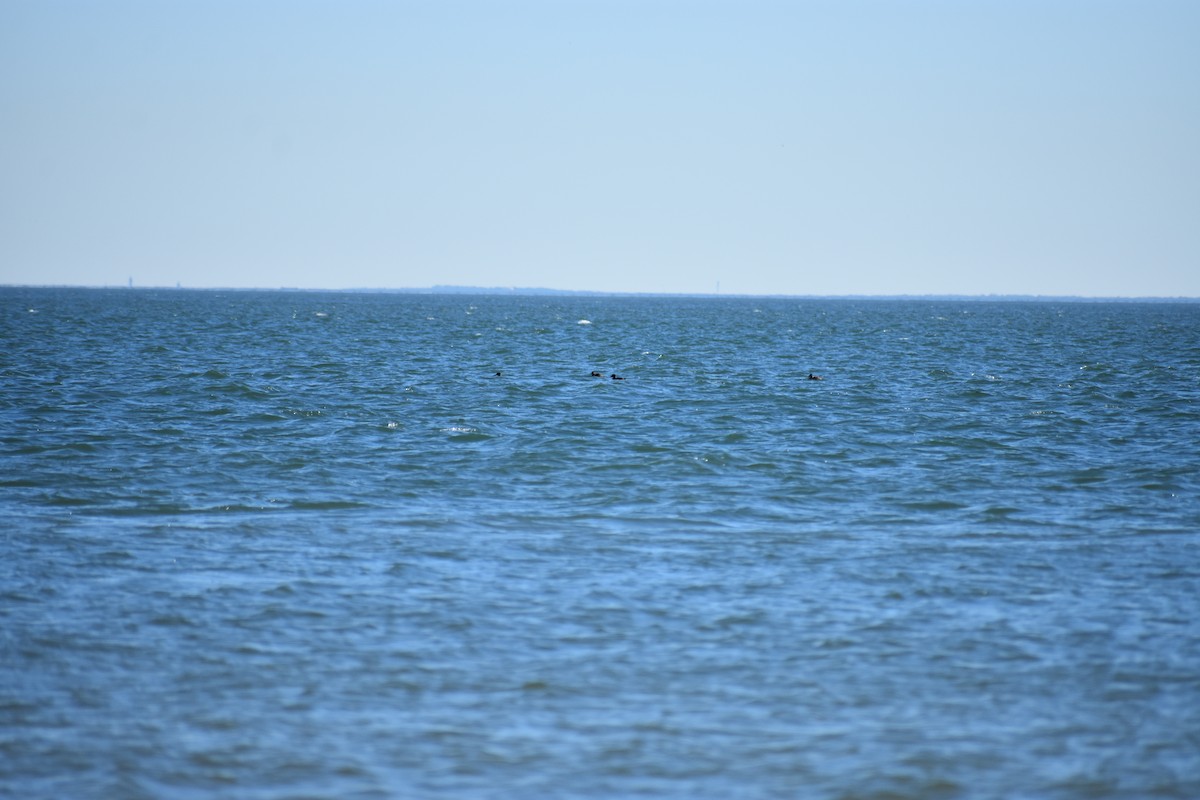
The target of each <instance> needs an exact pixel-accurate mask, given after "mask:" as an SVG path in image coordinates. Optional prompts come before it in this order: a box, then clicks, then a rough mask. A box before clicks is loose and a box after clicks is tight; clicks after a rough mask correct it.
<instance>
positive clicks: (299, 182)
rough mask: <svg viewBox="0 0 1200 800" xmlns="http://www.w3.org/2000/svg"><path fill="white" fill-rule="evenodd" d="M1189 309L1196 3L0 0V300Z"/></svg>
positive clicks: (1197, 238)
mask: <svg viewBox="0 0 1200 800" xmlns="http://www.w3.org/2000/svg"><path fill="white" fill-rule="evenodd" d="M130 277H132V278H133V280H134V283H135V284H136V285H141V286H150V285H164V286H174V285H175V284H176V283H180V284H182V285H183V286H187V287H199V286H239V287H242V286H247V287H248V286H257V287H279V286H296V287H313V288H315V287H326V288H348V287H392V288H400V287H424V286H431V285H434V284H467V285H479V286H522V287H553V288H562V289H594V290H602V291H645V292H713V291H715V290H716V289H717V286H718V283H719V285H720V291H721V293H722V294H924V293H939V294H989V293H1021V294H1078V295H1088V296H1118V295H1119V296H1147V295H1159V296H1161V295H1167V296H1177V295H1187V296H1200V2H1196V1H1195V0H1179V1H1177V2H1171V1H1169V0H1128V2H1106V0H1080V1H1078V2H1068V1H1066V0H1028V1H1027V0H959V1H958V2H933V1H932V0H923V1H921V2H916V1H914V2H903V1H902V0H880V1H879V2H865V1H864V2H860V1H857V0H836V1H835V0H830V1H829V2H801V1H800V0H796V1H795V2H757V1H756V0H739V1H736V2H735V1H734V0H729V1H728V2H703V1H702V0H692V1H691V2H667V1H666V0H636V1H626V0H603V2H600V1H593V0H559V1H558V2H533V1H532V0H513V1H512V2H444V1H439V2H433V1H432V0H430V2H401V1H400V0H396V1H394V2H362V1H360V0H349V1H348V2H347V1H343V2H332V0H331V1H330V2H304V1H303V0H279V1H278V2H267V1H266V0H262V1H258V2H256V1H255V0H236V1H235V2H226V1H224V0H204V1H203V2H201V0H196V1H195V2H172V1H171V0H148V1H147V2H130V1H129V0H106V1H105V2H93V1H92V0H86V1H83V0H81V1H79V2H64V1H62V0H0V283H22V284H27V283H34V284H80V285H121V284H124V283H125V282H126V281H127V280H128V278H130Z"/></svg>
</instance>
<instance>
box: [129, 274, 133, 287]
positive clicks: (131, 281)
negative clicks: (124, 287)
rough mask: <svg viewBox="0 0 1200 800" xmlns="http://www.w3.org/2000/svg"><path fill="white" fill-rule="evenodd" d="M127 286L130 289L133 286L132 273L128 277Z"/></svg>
mask: <svg viewBox="0 0 1200 800" xmlns="http://www.w3.org/2000/svg"><path fill="white" fill-rule="evenodd" d="M129 288H130V289H132V288H133V276H132V275H131V276H130V277H129Z"/></svg>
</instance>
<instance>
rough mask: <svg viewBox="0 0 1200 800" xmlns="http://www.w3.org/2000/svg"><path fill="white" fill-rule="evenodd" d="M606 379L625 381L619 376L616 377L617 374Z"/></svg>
mask: <svg viewBox="0 0 1200 800" xmlns="http://www.w3.org/2000/svg"><path fill="white" fill-rule="evenodd" d="M608 377H610V378H612V379H613V380H614V381H623V380H625V379H624V378H622V377H621V376H620V375H617V374H615V373H614V374H612V375H609V376H608Z"/></svg>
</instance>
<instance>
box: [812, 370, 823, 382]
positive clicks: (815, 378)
mask: <svg viewBox="0 0 1200 800" xmlns="http://www.w3.org/2000/svg"><path fill="white" fill-rule="evenodd" d="M808 379H809V380H810V381H823V380H825V379H824V378H822V377H821V376H820V375H813V374H812V373H811V372H810V373H808Z"/></svg>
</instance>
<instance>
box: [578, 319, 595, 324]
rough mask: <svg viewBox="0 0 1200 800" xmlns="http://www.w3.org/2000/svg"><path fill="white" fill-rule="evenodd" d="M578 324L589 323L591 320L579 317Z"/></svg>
mask: <svg viewBox="0 0 1200 800" xmlns="http://www.w3.org/2000/svg"><path fill="white" fill-rule="evenodd" d="M579 324H580V325H591V324H592V321H591V320H590V319H581V320H579Z"/></svg>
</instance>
